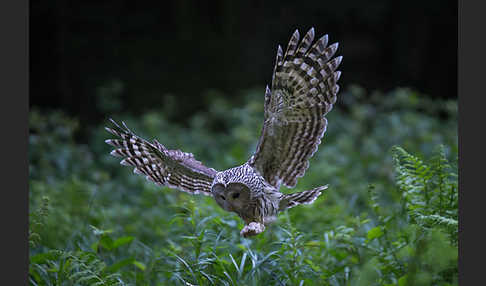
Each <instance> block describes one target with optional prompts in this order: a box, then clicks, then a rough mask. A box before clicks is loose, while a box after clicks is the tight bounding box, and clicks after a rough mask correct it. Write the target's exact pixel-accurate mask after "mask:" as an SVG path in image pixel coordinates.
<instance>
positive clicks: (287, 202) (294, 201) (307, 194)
mask: <svg viewBox="0 0 486 286" xmlns="http://www.w3.org/2000/svg"><path fill="white" fill-rule="evenodd" d="M325 189H327V185H325V186H320V187H317V188H315V189H312V190H308V191H303V192H298V193H293V194H288V195H284V196H283V197H282V199H281V200H280V203H279V211H284V210H286V209H290V208H293V207H295V206H297V205H300V204H312V203H313V202H314V201H315V200H316V199H317V197H318V196H319V195H320V194H321V191H323V190H325Z"/></svg>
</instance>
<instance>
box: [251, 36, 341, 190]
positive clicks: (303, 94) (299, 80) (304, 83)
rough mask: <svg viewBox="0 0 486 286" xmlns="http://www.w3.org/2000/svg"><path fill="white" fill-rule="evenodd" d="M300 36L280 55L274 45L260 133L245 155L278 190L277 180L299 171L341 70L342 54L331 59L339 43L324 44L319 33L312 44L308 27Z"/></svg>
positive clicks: (321, 128) (292, 179)
mask: <svg viewBox="0 0 486 286" xmlns="http://www.w3.org/2000/svg"><path fill="white" fill-rule="evenodd" d="M299 38H300V35H299V31H298V30H296V31H295V32H294V34H293V35H292V37H291V38H290V41H289V44H288V46H287V50H286V51H285V54H283V53H282V49H281V47H280V46H279V47H278V49H277V58H276V63H275V67H274V72H273V75H272V88H271V90H270V89H269V88H268V87H267V89H266V92H265V115H264V120H265V121H264V123H263V128H262V134H261V136H260V140H259V142H258V145H257V149H256V152H255V154H254V155H253V156H252V157H251V158H250V160H249V164H250V165H251V166H253V167H254V168H255V169H256V170H258V171H259V173H260V174H261V175H262V176H263V177H264V178H265V179H266V180H267V181H268V182H269V183H270V184H271V185H273V186H275V187H276V188H277V189H278V188H279V187H280V184H281V183H283V184H285V185H286V186H288V187H294V186H295V185H296V183H297V179H298V178H299V177H302V176H303V175H304V173H305V171H306V170H307V168H308V167H309V162H308V160H309V158H310V157H312V155H313V154H314V153H315V152H316V151H317V148H318V146H319V144H320V143H321V138H322V136H323V134H324V132H325V131H326V126H327V120H326V118H325V117H324V115H326V113H327V112H329V111H330V110H331V109H332V106H333V104H334V103H335V102H336V95H337V93H338V91H339V86H338V85H337V83H336V82H337V81H338V79H339V77H340V75H341V72H340V71H336V69H337V67H338V66H339V64H340V63H341V60H342V57H335V58H332V57H333V56H334V54H335V52H336V50H337V47H338V44H337V43H335V44H333V45H330V46H327V42H328V36H327V35H324V36H323V37H321V38H320V39H319V40H317V41H316V42H315V43H314V44H313V45H312V42H313V40H314V29H313V28H312V29H310V30H309V31H308V32H307V34H306V35H305V36H304V38H303V39H302V41H300V42H299ZM311 45H312V46H311ZM331 58H332V59H331Z"/></svg>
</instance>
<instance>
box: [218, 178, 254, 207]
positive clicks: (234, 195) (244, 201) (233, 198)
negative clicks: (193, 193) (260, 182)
mask: <svg viewBox="0 0 486 286" xmlns="http://www.w3.org/2000/svg"><path fill="white" fill-rule="evenodd" d="M211 192H212V193H213V196H214V199H215V200H216V202H217V203H218V205H220V206H221V207H222V208H223V209H224V210H226V211H232V212H237V213H239V212H241V211H243V210H244V209H245V208H247V207H248V203H249V202H250V201H251V192H250V189H249V188H248V187H247V186H245V185H244V184H242V183H229V184H226V185H225V184H221V183H218V184H215V185H214V186H213V188H212V189H211Z"/></svg>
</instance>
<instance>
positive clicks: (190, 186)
mask: <svg viewBox="0 0 486 286" xmlns="http://www.w3.org/2000/svg"><path fill="white" fill-rule="evenodd" d="M110 121H111V122H112V123H113V125H114V127H113V128H109V127H106V130H107V131H108V132H110V133H111V134H113V135H115V136H117V137H118V138H119V139H108V140H106V141H105V142H106V143H107V144H110V145H112V146H114V147H116V148H117V149H115V150H113V151H112V152H111V153H110V154H111V155H113V156H117V157H123V158H124V159H123V160H122V161H121V162H120V164H122V165H126V166H133V167H135V169H134V170H133V172H134V173H136V174H141V175H145V177H146V178H147V180H149V181H152V182H154V183H156V184H158V185H161V186H169V187H171V188H175V189H179V190H182V191H185V192H188V193H191V194H204V195H211V184H212V182H213V179H214V177H215V176H216V173H217V172H216V170H214V169H212V168H208V167H206V166H204V165H203V164H202V163H201V162H199V161H197V160H196V159H195V158H194V155H192V154H191V153H185V152H182V151H180V150H168V149H167V148H165V147H164V146H163V145H162V144H160V143H159V142H158V141H157V140H154V143H153V144H152V143H150V142H148V141H146V140H145V139H142V138H140V137H138V136H137V135H135V134H134V133H133V132H132V131H130V129H128V127H127V126H126V125H125V124H124V123H123V127H122V126H120V125H118V124H117V123H116V122H115V121H113V120H111V119H110Z"/></svg>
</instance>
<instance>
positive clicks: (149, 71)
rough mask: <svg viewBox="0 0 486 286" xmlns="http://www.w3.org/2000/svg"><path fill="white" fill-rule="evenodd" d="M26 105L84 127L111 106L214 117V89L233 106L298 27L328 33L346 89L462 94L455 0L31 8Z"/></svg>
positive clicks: (43, 4)
mask: <svg viewBox="0 0 486 286" xmlns="http://www.w3.org/2000/svg"><path fill="white" fill-rule="evenodd" d="M30 6H31V7H30V95H31V96H30V106H31V108H32V107H33V106H35V107H39V108H41V109H63V110H64V111H65V112H67V113H68V114H71V115H74V116H76V117H79V118H80V120H81V121H82V122H84V124H83V126H88V125H90V124H97V123H100V122H101V121H103V120H106V116H107V115H106V114H105V113H106V112H105V111H106V108H103V107H102V106H106V105H107V104H110V102H111V101H112V103H111V104H112V105H116V108H112V109H111V111H116V110H123V111H124V112H130V113H132V114H134V115H137V114H142V113H143V112H145V111H147V110H148V109H150V108H152V107H156V106H162V105H167V104H172V105H173V106H174V107H175V106H176V107H177V110H178V112H177V113H175V114H174V115H173V116H172V118H171V120H174V121H178V122H181V123H184V120H185V119H186V118H187V115H188V114H191V113H193V112H196V111H198V110H201V109H205V108H207V105H208V102H210V101H209V100H205V97H204V95H205V94H207V91H211V90H213V91H214V90H217V91H220V92H221V93H223V94H226V95H227V96H231V97H234V98H235V100H237V99H238V98H239V97H240V94H239V93H238V92H237V91H238V90H241V89H246V88H254V87H257V88H258V87H261V88H262V98H263V87H264V86H265V84H267V83H270V80H271V72H272V69H273V65H274V58H275V53H276V48H277V45H278V44H280V45H282V46H283V47H284V48H285V47H286V44H287V42H288V40H289V38H290V36H291V34H292V32H293V31H294V30H295V29H296V28H297V29H299V30H300V31H301V34H303V33H305V32H306V31H307V30H308V29H309V28H310V27H315V29H316V37H319V36H321V35H322V34H326V33H327V34H329V40H330V43H333V42H336V41H337V42H339V43H340V47H339V50H338V54H340V55H343V56H344V58H343V62H342V64H341V67H340V70H342V71H343V75H342V77H341V80H340V85H341V87H342V88H343V89H346V88H347V87H348V86H349V85H350V84H357V85H360V86H362V87H364V88H365V89H366V90H371V91H372V90H380V91H384V92H386V91H388V90H390V89H392V88H395V87H400V86H407V87H411V88H413V89H415V90H417V91H419V92H420V93H422V94H426V95H427V96H430V97H433V98H443V99H444V98H456V97H457V82H456V78H457V51H456V49H457V2H456V1H447V2H446V1H439V0H429V1H418V0H412V1H388V0H374V1H207V2H206V1H160V2H158V5H152V6H151V5H142V4H138V3H136V2H133V1H120V0H117V1H79V2H75V1H61V0H59V1H54V0H50V1H38V0H35V1H34V0H33V1H30Z"/></svg>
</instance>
